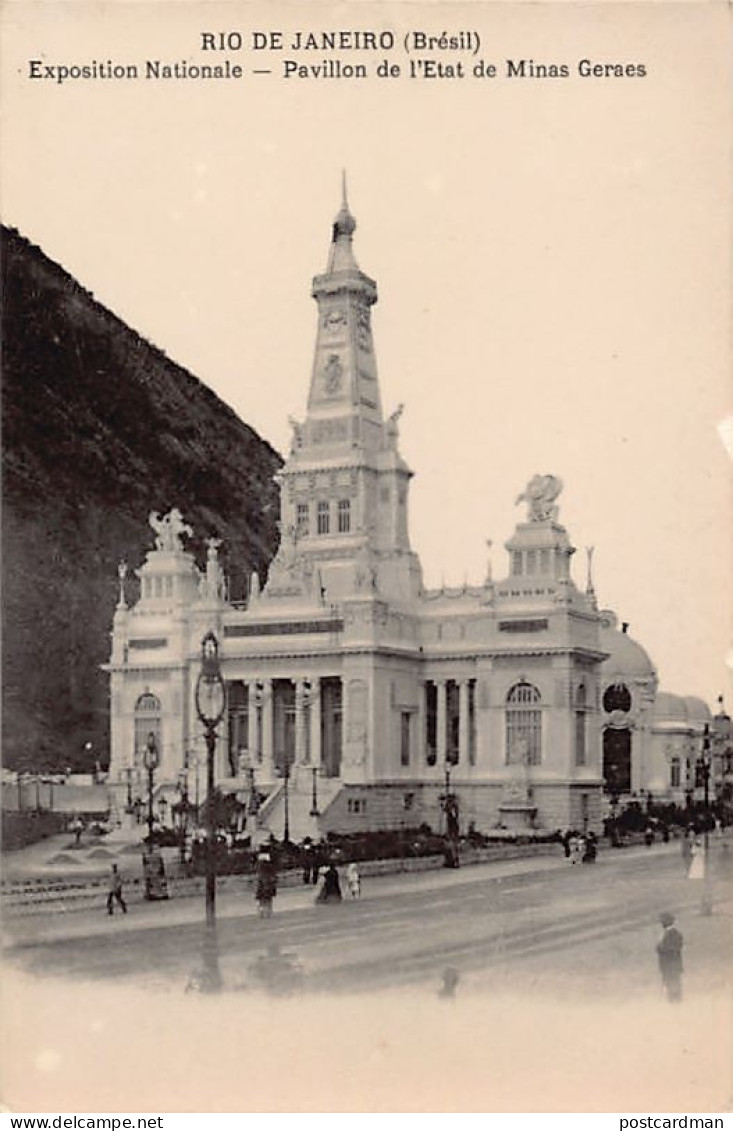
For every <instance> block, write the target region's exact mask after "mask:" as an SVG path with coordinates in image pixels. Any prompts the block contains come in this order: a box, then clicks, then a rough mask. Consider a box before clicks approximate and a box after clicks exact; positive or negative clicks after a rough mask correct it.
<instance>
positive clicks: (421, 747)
mask: <svg viewBox="0 0 733 1131" xmlns="http://www.w3.org/2000/svg"><path fill="white" fill-rule="evenodd" d="M417 687H418V694H417V719H416V721H415V727H416V728H417V730H416V734H415V743H414V750H415V762H414V765H415V766H417V767H418V768H419V769H420V770H422V769H423V767H424V766H425V755H426V746H427V743H426V739H425V716H426V709H425V697H426V695H427V691H426V684H425V680H424V679H421V680H419V681H418V685H417ZM410 762H411V763H412V758H410ZM412 768H413V767H412V765H410V767H409V769H408V773H410V772H411V771H412Z"/></svg>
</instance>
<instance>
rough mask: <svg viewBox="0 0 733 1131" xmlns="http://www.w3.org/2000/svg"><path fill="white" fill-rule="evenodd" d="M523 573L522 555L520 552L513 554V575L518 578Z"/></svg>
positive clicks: (515, 551)
mask: <svg viewBox="0 0 733 1131" xmlns="http://www.w3.org/2000/svg"><path fill="white" fill-rule="evenodd" d="M521 572H522V554H521V552H520V551H519V550H514V551H513V553H512V573H513V574H514V575H515V577H518V576H519V575H520V574H521Z"/></svg>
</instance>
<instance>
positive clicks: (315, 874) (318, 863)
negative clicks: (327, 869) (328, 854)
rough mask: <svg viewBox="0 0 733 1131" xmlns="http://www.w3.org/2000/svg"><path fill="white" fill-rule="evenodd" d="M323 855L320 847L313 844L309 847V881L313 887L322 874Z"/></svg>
mask: <svg viewBox="0 0 733 1131" xmlns="http://www.w3.org/2000/svg"><path fill="white" fill-rule="evenodd" d="M323 870H324V869H323V857H322V855H321V851H320V849H319V848H318V847H317V846H316V845H315V844H314V845H313V846H312V848H311V883H312V884H313V886H314V887H315V886H316V884H317V883H318V880H319V877H320V876H321V875H322V874H323Z"/></svg>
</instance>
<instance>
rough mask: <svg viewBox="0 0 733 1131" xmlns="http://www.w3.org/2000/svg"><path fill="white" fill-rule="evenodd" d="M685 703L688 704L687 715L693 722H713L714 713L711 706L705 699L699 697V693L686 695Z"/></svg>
mask: <svg viewBox="0 0 733 1131" xmlns="http://www.w3.org/2000/svg"><path fill="white" fill-rule="evenodd" d="M685 705H686V706H687V717H688V718H689V720H690V722H693V723H710V722H712V715H711V714H710V708H709V707H708V705H707V703H706V702H705V700H704V699H699V698H698V696H697V695H686V696H685Z"/></svg>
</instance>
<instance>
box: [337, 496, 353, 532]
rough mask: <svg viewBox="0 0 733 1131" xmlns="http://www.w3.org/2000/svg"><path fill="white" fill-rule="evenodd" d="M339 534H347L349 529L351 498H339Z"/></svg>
mask: <svg viewBox="0 0 733 1131" xmlns="http://www.w3.org/2000/svg"><path fill="white" fill-rule="evenodd" d="M338 523H339V534H348V533H349V531H350V530H351V500H350V499H339V508H338Z"/></svg>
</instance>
